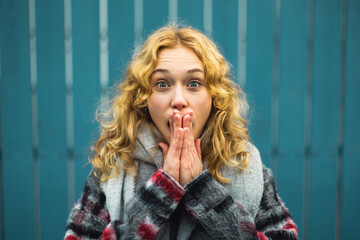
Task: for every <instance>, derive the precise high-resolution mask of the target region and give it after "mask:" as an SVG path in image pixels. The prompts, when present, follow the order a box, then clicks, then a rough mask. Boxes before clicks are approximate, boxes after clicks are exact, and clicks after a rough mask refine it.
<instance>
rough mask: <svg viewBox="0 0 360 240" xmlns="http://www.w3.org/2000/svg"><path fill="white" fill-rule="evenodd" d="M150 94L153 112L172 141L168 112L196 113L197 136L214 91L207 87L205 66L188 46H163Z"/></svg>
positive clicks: (157, 122)
mask: <svg viewBox="0 0 360 240" xmlns="http://www.w3.org/2000/svg"><path fill="white" fill-rule="evenodd" d="M151 86H152V94H151V95H150V97H149V98H148V108H149V112H150V116H151V118H152V120H153V122H154V123H155V125H156V127H157V128H158V129H159V131H160V133H161V134H162V135H163V137H164V138H165V140H166V141H167V143H169V142H170V127H169V115H170V114H171V113H173V112H174V111H178V113H179V114H180V115H181V116H182V117H183V116H184V115H185V114H190V113H191V112H192V113H193V121H192V128H193V134H194V138H195V139H196V138H198V137H199V136H200V134H201V132H202V130H203V128H204V126H205V124H206V121H207V119H208V118H209V115H210V110H211V104H212V103H211V95H210V92H209V90H208V89H207V88H206V87H205V74H204V67H203V64H202V62H201V61H200V59H199V58H198V57H197V56H196V54H195V53H194V52H193V51H192V50H191V49H190V48H188V47H184V46H176V47H174V48H164V49H162V50H161V51H160V52H159V56H158V63H157V66H156V68H155V70H154V72H153V73H152V75H151Z"/></svg>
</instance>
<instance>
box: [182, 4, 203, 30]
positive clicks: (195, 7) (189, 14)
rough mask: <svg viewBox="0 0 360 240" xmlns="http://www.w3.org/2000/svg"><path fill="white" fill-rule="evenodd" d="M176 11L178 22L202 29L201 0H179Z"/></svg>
mask: <svg viewBox="0 0 360 240" xmlns="http://www.w3.org/2000/svg"><path fill="white" fill-rule="evenodd" d="M178 11H179V12H178V17H179V20H180V23H183V24H186V25H190V26H192V27H194V28H196V29H199V30H201V31H204V11H203V1H193V0H180V1H178Z"/></svg>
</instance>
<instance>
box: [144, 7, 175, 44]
mask: <svg viewBox="0 0 360 240" xmlns="http://www.w3.org/2000/svg"><path fill="white" fill-rule="evenodd" d="M168 14H169V1H168V0H143V21H144V22H143V27H144V28H143V35H142V37H143V40H145V39H146V38H147V37H148V35H149V34H151V33H152V32H153V31H155V30H156V29H158V28H160V27H162V26H163V25H165V24H167V23H168V21H169V18H168Z"/></svg>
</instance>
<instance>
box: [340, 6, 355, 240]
mask: <svg viewBox="0 0 360 240" xmlns="http://www.w3.org/2000/svg"><path fill="white" fill-rule="evenodd" d="M348 4H349V5H348V31H347V52H346V54H347V58H346V63H347V68H346V95H345V96H346V98H345V104H346V107H345V156H344V172H343V173H344V174H343V176H344V181H343V201H342V219H341V220H342V225H341V226H342V234H341V239H352V238H353V237H354V232H357V231H358V229H359V221H358V216H359V213H360V205H359V202H360V175H359V174H358V171H359V169H360V161H359V159H360V139H359V133H360V125H359V120H360V111H359V103H360V94H359V91H360V81H359V80H360V47H359V42H360V31H359V23H360V2H359V1H356V0H349V1H348Z"/></svg>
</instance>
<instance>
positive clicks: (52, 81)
mask: <svg viewBox="0 0 360 240" xmlns="http://www.w3.org/2000/svg"><path fill="white" fill-rule="evenodd" d="M35 9H36V34H37V67H38V68H37V70H38V90H39V102H38V109H39V153H40V158H39V179H40V206H41V211H40V217H41V238H42V239H59V238H61V237H62V235H63V229H61V228H60V227H59V226H61V225H63V224H64V219H66V217H67V212H68V207H67V189H66V183H67V177H66V176H67V171H66V130H65V129H66V125H65V122H66V121H65V116H66V115H65V73H64V71H65V66H64V62H65V59H64V3H63V2H61V1H55V0H53V1H47V0H45V1H44V0H37V1H36V8H35Z"/></svg>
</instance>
